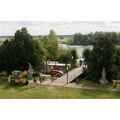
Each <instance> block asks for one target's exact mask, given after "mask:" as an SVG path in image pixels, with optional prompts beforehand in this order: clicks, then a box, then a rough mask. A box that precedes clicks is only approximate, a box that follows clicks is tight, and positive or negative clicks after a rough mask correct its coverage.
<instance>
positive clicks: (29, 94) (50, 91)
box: [0, 81, 120, 99]
mask: <svg viewBox="0 0 120 120" xmlns="http://www.w3.org/2000/svg"><path fill="white" fill-rule="evenodd" d="M0 98H1V99H88V98H92V99H94V98H95V99H113V98H116V99H118V98H120V93H118V92H103V91H97V90H83V89H78V88H65V87H57V86H49V85H40V84H39V85H35V84H29V85H28V86H24V87H19V86H15V87H13V86H10V85H9V84H8V83H7V81H0Z"/></svg>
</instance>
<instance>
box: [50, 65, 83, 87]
mask: <svg viewBox="0 0 120 120" xmlns="http://www.w3.org/2000/svg"><path fill="white" fill-rule="evenodd" d="M81 73H82V67H78V68H75V69H73V70H71V71H69V72H68V83H70V82H71V81H73V80H74V79H75V78H77V77H78V76H79V75H80V74H81ZM66 84H67V74H64V75H63V76H62V77H60V78H57V79H56V80H55V81H53V82H52V83H50V85H58V86H64V85H66Z"/></svg>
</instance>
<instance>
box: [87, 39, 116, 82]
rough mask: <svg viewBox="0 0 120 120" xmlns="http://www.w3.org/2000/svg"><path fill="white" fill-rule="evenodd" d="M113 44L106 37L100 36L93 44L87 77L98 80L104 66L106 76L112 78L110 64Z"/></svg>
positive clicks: (112, 57) (112, 55)
mask: <svg viewBox="0 0 120 120" xmlns="http://www.w3.org/2000/svg"><path fill="white" fill-rule="evenodd" d="M114 52H115V51H114V46H113V43H112V40H111V39H109V38H108V37H100V38H99V39H98V40H97V41H95V42H94V44H93V51H92V52H91V55H90V60H89V62H88V74H89V78H90V79H93V80H94V81H96V82H99V79H100V78H101V72H102V69H103V68H105V71H106V78H107V79H108V80H109V81H111V79H112V70H111V68H112V65H113V60H114Z"/></svg>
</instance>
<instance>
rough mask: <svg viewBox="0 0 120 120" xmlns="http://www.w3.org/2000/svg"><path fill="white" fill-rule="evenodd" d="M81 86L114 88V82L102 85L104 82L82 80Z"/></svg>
mask: <svg viewBox="0 0 120 120" xmlns="http://www.w3.org/2000/svg"><path fill="white" fill-rule="evenodd" d="M80 86H90V87H97V88H112V87H113V83H109V84H106V85H102V84H99V83H95V82H93V81H90V80H81V81H80Z"/></svg>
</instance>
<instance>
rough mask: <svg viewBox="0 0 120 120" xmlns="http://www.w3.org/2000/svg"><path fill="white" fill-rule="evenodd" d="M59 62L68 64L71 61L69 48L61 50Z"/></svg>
mask: <svg viewBox="0 0 120 120" xmlns="http://www.w3.org/2000/svg"><path fill="white" fill-rule="evenodd" d="M58 60H59V61H60V62H62V63H65V64H70V63H71V61H72V55H71V51H70V50H61V53H60V56H59V59H58Z"/></svg>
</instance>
